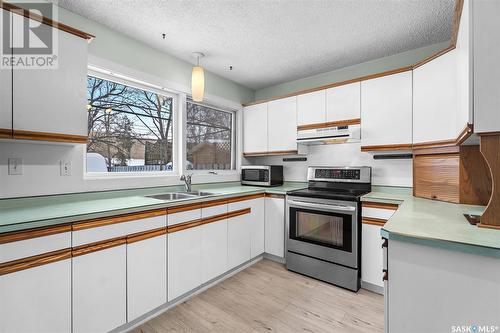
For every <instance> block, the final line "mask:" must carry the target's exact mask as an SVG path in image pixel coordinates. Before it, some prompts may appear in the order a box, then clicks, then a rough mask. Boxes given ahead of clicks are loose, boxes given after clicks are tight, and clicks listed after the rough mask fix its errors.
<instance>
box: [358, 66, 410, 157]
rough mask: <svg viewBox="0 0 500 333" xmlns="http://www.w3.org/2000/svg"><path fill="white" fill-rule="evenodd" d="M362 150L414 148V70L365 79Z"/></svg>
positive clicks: (363, 87) (362, 109) (362, 105)
mask: <svg viewBox="0 0 500 333" xmlns="http://www.w3.org/2000/svg"><path fill="white" fill-rule="evenodd" d="M361 119H362V120H361V150H362V151H377V150H410V149H411V146H412V72H411V71H408V72H403V73H398V74H393V75H389V76H383V77H379V78H375V79H371V80H367V81H362V82H361Z"/></svg>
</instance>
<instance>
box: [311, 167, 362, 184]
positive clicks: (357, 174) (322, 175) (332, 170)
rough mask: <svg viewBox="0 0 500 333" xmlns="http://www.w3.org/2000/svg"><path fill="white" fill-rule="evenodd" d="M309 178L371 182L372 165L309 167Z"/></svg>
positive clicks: (314, 179)
mask: <svg viewBox="0 0 500 333" xmlns="http://www.w3.org/2000/svg"><path fill="white" fill-rule="evenodd" d="M307 178H308V180H310V181H327V182H356V183H370V182H371V168H370V167H309V169H308V175H307Z"/></svg>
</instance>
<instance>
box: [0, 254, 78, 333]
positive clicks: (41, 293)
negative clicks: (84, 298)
mask: <svg viewBox="0 0 500 333" xmlns="http://www.w3.org/2000/svg"><path fill="white" fill-rule="evenodd" d="M0 332H2V333H11V332H12V333H16V332H54V333H56V332H68V333H69V332H71V260H70V259H66V260H62V261H58V262H54V263H51V264H47V265H42V266H38V267H34V268H30V269H26V270H21V271H17V272H14V273H10V274H6V275H2V276H0Z"/></svg>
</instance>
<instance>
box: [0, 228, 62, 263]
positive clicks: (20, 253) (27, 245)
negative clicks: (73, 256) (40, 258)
mask: <svg viewBox="0 0 500 333" xmlns="http://www.w3.org/2000/svg"><path fill="white" fill-rule="evenodd" d="M69 247H71V232H62V233H59V234H54V235H50V236H44V237H37V238H30V239H25V240H21V241H17V242H12V243H5V244H1V245H0V263H3V262H7V261H12V260H17V259H22V258H26V257H31V256H36V255H38V254H42V253H47V252H51V251H56V250H62V249H66V248H69Z"/></svg>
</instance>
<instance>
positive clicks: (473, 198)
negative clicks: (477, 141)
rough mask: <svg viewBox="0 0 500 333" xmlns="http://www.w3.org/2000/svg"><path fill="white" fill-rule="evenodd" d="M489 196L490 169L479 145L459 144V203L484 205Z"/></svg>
mask: <svg viewBox="0 0 500 333" xmlns="http://www.w3.org/2000/svg"><path fill="white" fill-rule="evenodd" d="M490 197H491V176H490V170H489V168H488V165H487V164H486V161H485V159H484V158H483V156H482V155H481V152H480V151H479V146H461V147H460V203H463V204H469V205H483V206H486V205H487V204H488V201H489V200H490Z"/></svg>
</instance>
